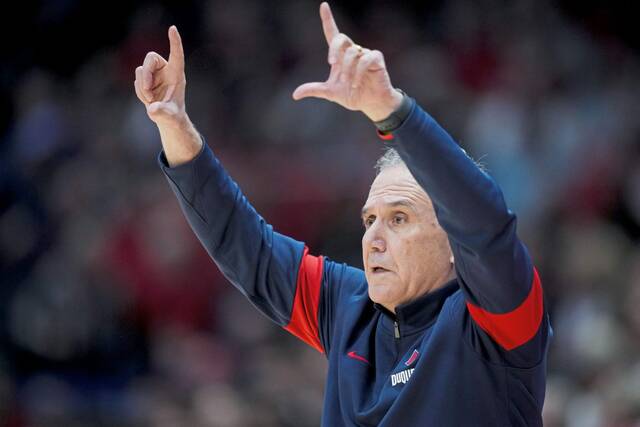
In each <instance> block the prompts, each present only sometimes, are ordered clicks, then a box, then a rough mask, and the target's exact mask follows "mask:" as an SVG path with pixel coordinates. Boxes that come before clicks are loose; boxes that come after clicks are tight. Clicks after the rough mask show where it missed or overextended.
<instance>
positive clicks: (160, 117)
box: [134, 25, 203, 167]
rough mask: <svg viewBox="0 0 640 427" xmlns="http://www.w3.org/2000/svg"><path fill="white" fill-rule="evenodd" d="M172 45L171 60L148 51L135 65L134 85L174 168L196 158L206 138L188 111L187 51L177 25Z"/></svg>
mask: <svg viewBox="0 0 640 427" xmlns="http://www.w3.org/2000/svg"><path fill="white" fill-rule="evenodd" d="M169 46H170V51H169V60H168V61H167V60H165V59H164V58H163V57H162V56H160V55H158V54H157V53H155V52H149V53H147V56H146V57H145V58H144V62H143V64H142V65H141V66H140V67H138V68H136V80H135V82H134V86H135V88H136V95H138V98H139V99H140V101H142V103H143V104H144V105H145V107H146V109H147V115H148V116H149V118H150V119H151V120H153V122H155V124H156V125H157V126H158V130H159V131H160V140H161V141H162V147H163V149H164V154H165V157H166V159H167V162H168V163H169V166H171V167H173V166H177V165H180V164H183V163H186V162H189V161H191V160H192V159H193V158H194V157H196V156H197V155H198V153H199V152H200V151H201V149H202V145H203V141H202V138H200V135H199V133H198V131H197V130H196V128H195V127H194V126H193V123H191V121H190V120H189V117H188V116H187V112H186V110H185V105H184V91H185V87H186V85H187V80H186V77H185V74H184V50H183V49H182V40H181V39H180V34H179V33H178V29H177V28H176V27H175V25H172V26H171V27H169Z"/></svg>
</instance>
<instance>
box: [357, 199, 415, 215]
mask: <svg viewBox="0 0 640 427" xmlns="http://www.w3.org/2000/svg"><path fill="white" fill-rule="evenodd" d="M384 205H385V206H388V207H391V208H395V207H398V206H405V207H407V208H409V209H411V210H413V211H415V210H416V209H415V207H414V206H413V204H412V203H411V202H409V201H407V200H396V201H394V202H390V203H385V204H384ZM368 211H369V207H367V206H363V207H362V211H361V212H360V216H362V217H364V216H365V215H366V214H367V212H368Z"/></svg>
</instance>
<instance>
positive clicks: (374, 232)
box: [362, 221, 387, 252]
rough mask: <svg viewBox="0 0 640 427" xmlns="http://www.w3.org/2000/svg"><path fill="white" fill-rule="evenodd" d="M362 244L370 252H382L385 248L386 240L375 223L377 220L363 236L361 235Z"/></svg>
mask: <svg viewBox="0 0 640 427" xmlns="http://www.w3.org/2000/svg"><path fill="white" fill-rule="evenodd" d="M362 244H363V246H364V247H365V249H368V250H369V251H371V252H384V251H386V250H387V242H386V240H385V238H384V235H383V233H382V230H381V229H380V227H379V226H378V225H377V221H376V222H374V223H373V224H372V225H371V226H370V227H369V228H368V229H367V231H365V233H364V236H362Z"/></svg>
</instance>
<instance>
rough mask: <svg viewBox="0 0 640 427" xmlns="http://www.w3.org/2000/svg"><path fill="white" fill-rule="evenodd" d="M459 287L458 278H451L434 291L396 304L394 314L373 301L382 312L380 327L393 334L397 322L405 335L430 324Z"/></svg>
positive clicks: (401, 334) (401, 333)
mask: <svg viewBox="0 0 640 427" xmlns="http://www.w3.org/2000/svg"><path fill="white" fill-rule="evenodd" d="M459 287H460V286H459V285H458V280H457V279H455V278H454V279H451V280H450V281H448V282H447V283H445V284H444V285H443V286H442V287H440V288H438V289H436V290H435V291H433V292H427V293H426V294H424V295H421V296H419V297H418V298H416V299H414V300H412V301H409V302H406V303H404V304H401V305H399V306H397V307H396V313H395V314H393V313H392V312H391V311H389V310H387V309H386V308H385V307H384V306H382V305H381V304H378V303H373V306H374V307H375V308H376V309H377V310H378V311H380V312H381V313H382V314H383V315H382V316H380V317H381V322H382V327H383V328H384V329H385V330H386V331H387V332H389V333H390V334H392V335H393V334H394V328H395V325H394V323H396V322H397V325H398V329H399V332H400V336H405V335H408V334H412V333H414V332H418V331H420V330H422V329H425V328H427V327H429V326H431V324H432V323H433V322H435V320H436V319H437V318H438V314H440V311H441V310H442V306H443V305H444V302H445V300H446V299H447V298H448V297H449V296H450V295H451V294H453V293H454V292H455V291H457V290H458V289H459Z"/></svg>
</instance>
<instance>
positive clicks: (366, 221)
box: [363, 215, 376, 228]
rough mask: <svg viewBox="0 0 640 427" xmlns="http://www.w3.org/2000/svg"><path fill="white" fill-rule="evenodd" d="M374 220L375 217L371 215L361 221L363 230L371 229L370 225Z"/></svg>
mask: <svg viewBox="0 0 640 427" xmlns="http://www.w3.org/2000/svg"><path fill="white" fill-rule="evenodd" d="M375 220H376V217H375V216H373V215H370V216H368V217H366V218H365V219H364V221H363V224H364V228H369V227H371V224H373V222H374V221H375Z"/></svg>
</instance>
